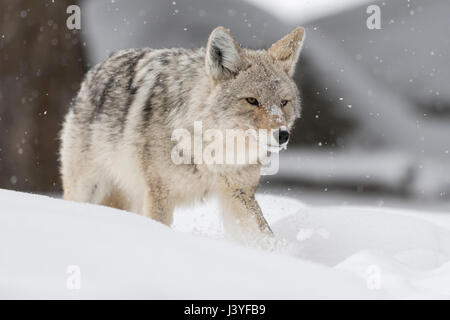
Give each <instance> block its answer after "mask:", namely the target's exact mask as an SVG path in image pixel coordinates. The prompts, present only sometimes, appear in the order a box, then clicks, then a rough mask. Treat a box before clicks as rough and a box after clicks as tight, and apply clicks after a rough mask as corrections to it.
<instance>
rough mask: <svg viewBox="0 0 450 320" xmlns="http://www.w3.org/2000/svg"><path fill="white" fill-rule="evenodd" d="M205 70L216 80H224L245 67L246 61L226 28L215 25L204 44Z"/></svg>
mask: <svg viewBox="0 0 450 320" xmlns="http://www.w3.org/2000/svg"><path fill="white" fill-rule="evenodd" d="M205 63H206V72H207V73H208V74H209V75H210V76H211V77H212V78H214V79H216V80H225V79H228V78H230V77H232V76H234V75H236V74H238V73H239V71H241V70H243V69H245V68H246V67H247V66H248V62H247V60H246V59H245V57H244V55H243V52H242V49H241V47H239V45H238V44H237V42H236V41H235V40H234V39H233V37H232V36H231V34H230V32H229V30H228V29H225V28H224V27H217V28H215V29H214V30H213V32H211V35H210V36H209V39H208V44H207V45H206V57H205Z"/></svg>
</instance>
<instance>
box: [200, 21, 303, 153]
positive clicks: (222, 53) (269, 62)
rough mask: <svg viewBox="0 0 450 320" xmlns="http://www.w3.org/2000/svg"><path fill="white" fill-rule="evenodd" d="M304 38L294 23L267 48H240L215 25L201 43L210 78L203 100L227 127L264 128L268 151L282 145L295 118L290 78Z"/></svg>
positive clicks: (297, 110) (297, 101) (295, 97)
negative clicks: (294, 26) (211, 85)
mask: <svg viewBox="0 0 450 320" xmlns="http://www.w3.org/2000/svg"><path fill="white" fill-rule="evenodd" d="M304 37H305V31H304V29H303V28H301V27H299V28H297V29H295V30H293V31H292V32H291V33H289V34H288V35H286V36H285V37H284V38H282V39H281V40H279V41H277V42H276V43H274V44H273V45H272V46H271V47H270V48H269V49H267V50H250V49H243V48H241V47H240V46H239V44H238V43H237V42H236V41H235V40H234V39H233V37H232V36H231V34H230V32H229V31H228V30H227V29H225V28H223V27H217V28H216V29H214V30H213V32H212V33H211V35H210V36H209V39H208V43H207V46H206V57H205V62H206V72H207V74H208V76H209V77H210V79H211V81H212V82H213V88H214V89H213V90H212V92H211V94H210V96H209V98H208V100H209V101H208V104H209V105H210V106H212V108H214V109H215V110H216V111H217V113H218V114H220V118H221V119H222V121H223V122H224V123H222V125H226V126H227V127H228V128H232V129H243V130H247V129H252V130H255V131H259V130H260V129H265V130H266V132H268V133H269V136H268V138H267V145H268V147H269V149H271V150H273V151H278V150H279V149H282V148H285V147H286V145H287V143H288V140H289V134H290V131H291V129H292V126H293V124H294V121H295V119H296V118H297V117H299V116H300V98H299V92H298V89H297V86H296V84H295V82H294V81H293V79H292V76H293V74H294V71H295V66H296V63H297V60H298V57H299V53H300V50H301V47H302V44H303V40H304Z"/></svg>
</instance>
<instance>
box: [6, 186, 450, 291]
mask: <svg viewBox="0 0 450 320" xmlns="http://www.w3.org/2000/svg"><path fill="white" fill-rule="evenodd" d="M258 200H259V202H260V204H261V206H262V209H263V212H264V213H265V214H266V216H267V218H268V220H269V222H270V224H271V225H272V226H273V229H274V231H275V233H276V235H277V238H278V245H277V246H276V247H277V249H276V250H274V252H265V251H262V250H258V249H253V248H245V247H242V246H240V245H237V244H234V243H232V242H230V241H228V240H225V239H224V238H223V232H222V228H221V226H220V219H219V216H218V214H217V213H218V211H219V209H218V207H217V204H216V202H215V201H213V200H212V201H209V202H207V203H205V204H202V205H200V206H197V207H196V208H190V209H183V210H178V211H177V212H176V216H175V225H174V229H175V231H174V230H171V229H169V228H167V227H165V226H163V225H161V224H159V223H157V222H154V221H152V220H150V219H146V218H144V217H141V216H138V215H135V214H131V213H126V212H123V211H119V210H114V209H110V208H105V207H100V206H93V205H88V204H80V203H71V202H66V201H62V200H56V199H52V198H48V197H44V196H38V195H30V194H25V193H19V192H13V191H7V190H0V203H1V206H0V298H163V299H164V298H205V299H206V298H211V299H216V298H234V299H238V298H255V299H260V298H273V299H282V298H284V299H289V298H362V299H365V298H430V297H438V298H449V297H450V216H447V215H445V214H437V213H426V212H408V211H398V210H386V209H375V208H358V207H308V206H306V205H304V204H302V203H301V202H299V201H296V200H293V199H289V198H282V197H274V196H266V195H259V196H258ZM74 266H75V268H78V270H79V271H80V277H79V280H80V282H79V283H80V288H79V289H76V287H75V288H74V287H71V286H70V285H69V286H67V283H68V281H69V279H71V277H72V276H73V274H72V275H71V274H68V273H67V272H68V271H70V270H73V267H74ZM71 268H72V269H71Z"/></svg>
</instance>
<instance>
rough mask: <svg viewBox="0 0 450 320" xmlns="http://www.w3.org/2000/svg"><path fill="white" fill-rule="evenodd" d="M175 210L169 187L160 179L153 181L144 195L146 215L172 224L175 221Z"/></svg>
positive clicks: (144, 212) (166, 223)
mask: <svg viewBox="0 0 450 320" xmlns="http://www.w3.org/2000/svg"><path fill="white" fill-rule="evenodd" d="M173 210H174V206H173V203H172V201H170V199H169V191H168V190H167V188H165V187H164V185H162V184H161V183H160V182H159V181H153V183H151V184H150V186H149V190H148V191H147V192H146V193H145V196H144V208H143V214H144V216H146V217H149V218H152V219H153V220H156V221H159V222H161V223H164V224H165V225H167V226H170V225H171V224H172V221H173Z"/></svg>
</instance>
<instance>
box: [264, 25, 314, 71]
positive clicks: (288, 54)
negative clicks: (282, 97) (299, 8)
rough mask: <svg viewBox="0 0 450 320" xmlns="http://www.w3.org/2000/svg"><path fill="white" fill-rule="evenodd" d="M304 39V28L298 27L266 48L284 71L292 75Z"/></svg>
mask: <svg viewBox="0 0 450 320" xmlns="http://www.w3.org/2000/svg"><path fill="white" fill-rule="evenodd" d="M304 39H305V29H303V28H302V27H298V28H297V29H295V30H293V31H292V32H291V33H289V34H288V35H286V36H285V37H284V38H282V39H281V40H278V41H277V42H275V43H274V44H273V45H272V46H271V47H270V48H269V50H268V52H269V54H270V56H271V57H272V58H273V59H274V60H277V61H279V62H281V63H282V65H283V68H284V71H286V72H287V74H288V75H289V76H291V77H292V76H293V75H294V72H295V66H296V64H297V60H298V56H299V55H300V51H301V49H302V45H303V40H304Z"/></svg>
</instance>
